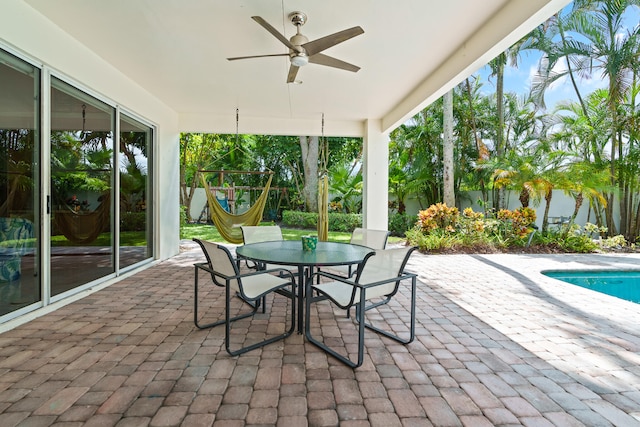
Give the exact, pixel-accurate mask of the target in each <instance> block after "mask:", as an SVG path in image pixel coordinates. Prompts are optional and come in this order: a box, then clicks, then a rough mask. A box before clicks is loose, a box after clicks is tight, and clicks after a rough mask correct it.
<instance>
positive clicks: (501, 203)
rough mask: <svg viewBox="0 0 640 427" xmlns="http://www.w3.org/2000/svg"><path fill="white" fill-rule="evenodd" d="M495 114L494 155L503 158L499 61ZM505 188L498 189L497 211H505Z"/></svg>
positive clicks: (501, 80)
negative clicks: (496, 121) (496, 123)
mask: <svg viewBox="0 0 640 427" xmlns="http://www.w3.org/2000/svg"><path fill="white" fill-rule="evenodd" d="M496 110H497V111H496V112H497V114H498V129H496V154H497V155H498V157H502V156H504V153H505V148H506V147H505V144H504V62H503V61H500V64H499V65H498V69H497V72H496ZM505 191H506V190H505V188H504V187H500V188H498V205H497V206H496V207H497V208H498V210H499V209H505V208H506V206H505Z"/></svg>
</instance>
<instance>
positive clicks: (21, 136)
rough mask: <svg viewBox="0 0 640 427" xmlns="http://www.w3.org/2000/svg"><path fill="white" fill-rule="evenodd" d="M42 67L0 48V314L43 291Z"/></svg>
mask: <svg viewBox="0 0 640 427" xmlns="http://www.w3.org/2000/svg"><path fill="white" fill-rule="evenodd" d="M39 103H40V71H39V70H38V68H36V67H34V66H32V65H30V64H28V63H26V62H24V61H22V60H20V59H18V58H16V57H14V56H12V55H10V54H8V53H6V52H3V51H1V50H0V316H3V315H5V314H7V313H10V312H13V311H15V310H18V309H20V308H22V307H25V306H27V305H30V304H32V303H35V302H38V301H40V300H41V299H42V295H41V291H40V279H41V275H40V270H39V258H40V234H39V230H40V226H39V220H38V218H39V212H40V207H39V202H38V201H39V196H40V191H41V190H40V178H39V168H38V165H39V163H40V162H39V156H40V154H39V147H40V145H39V142H40V125H39V123H40V114H39V112H40V106H39Z"/></svg>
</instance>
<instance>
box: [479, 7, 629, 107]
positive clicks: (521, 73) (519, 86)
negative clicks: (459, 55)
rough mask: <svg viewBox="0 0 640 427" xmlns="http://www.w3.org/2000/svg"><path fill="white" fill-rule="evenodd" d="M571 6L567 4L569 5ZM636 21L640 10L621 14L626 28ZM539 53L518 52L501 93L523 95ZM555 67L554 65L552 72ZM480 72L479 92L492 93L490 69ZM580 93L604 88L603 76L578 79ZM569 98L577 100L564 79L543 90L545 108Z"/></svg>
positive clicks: (604, 80)
mask: <svg viewBox="0 0 640 427" xmlns="http://www.w3.org/2000/svg"><path fill="white" fill-rule="evenodd" d="M570 7H571V5H569V6H568V8H570ZM639 24H640V9H637V8H636V9H635V10H633V11H630V12H629V13H627V16H625V17H624V25H625V27H626V28H628V29H632V28H634V27H636V26H638V25H639ZM541 56H542V54H541V53H539V52H536V51H526V52H522V53H521V54H520V57H519V60H518V67H517V68H514V67H510V66H507V67H506V68H505V76H504V89H505V92H514V93H517V94H522V95H524V94H527V93H529V90H530V88H531V81H532V79H533V77H534V75H535V73H536V69H537V66H538V62H539V61H540V58H541ZM559 67H562V68H566V64H565V63H562V64H559ZM558 70H559V69H558V68H557V69H556V71H558ZM477 74H478V75H480V77H481V79H482V83H483V88H482V92H483V93H484V94H493V93H495V89H496V86H495V85H496V81H495V78H494V77H490V74H491V69H490V68H489V66H485V67H483V68H482V69H480V70H479V72H478V73H477ZM578 86H579V88H580V92H581V94H582V95H583V96H584V95H586V94H588V93H591V92H593V91H594V90H596V89H599V88H606V87H607V79H606V78H603V77H602V75H601V73H600V72H599V71H596V72H595V73H594V74H593V76H592V77H591V78H590V79H588V80H585V79H581V80H579V81H578ZM564 100H570V101H577V97H576V95H575V91H574V89H573V87H572V86H571V83H570V81H569V80H568V79H567V78H562V79H561V80H560V81H558V82H557V83H555V84H554V85H553V86H552V87H550V88H549V89H548V90H547V91H546V93H545V103H546V106H547V111H550V110H551V109H552V108H553V107H554V106H555V105H556V104H557V103H558V102H559V101H564Z"/></svg>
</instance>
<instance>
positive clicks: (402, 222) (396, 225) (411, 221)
mask: <svg viewBox="0 0 640 427" xmlns="http://www.w3.org/2000/svg"><path fill="white" fill-rule="evenodd" d="M415 225H416V217H415V215H408V214H406V213H393V214H391V215H389V231H390V232H391V235H392V236H397V237H404V236H405V235H406V233H407V231H409V230H411V229H412V228H413V227H414V226H415Z"/></svg>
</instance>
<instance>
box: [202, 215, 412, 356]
mask: <svg viewBox="0 0 640 427" xmlns="http://www.w3.org/2000/svg"><path fill="white" fill-rule="evenodd" d="M242 235H243V245H240V246H238V247H237V248H236V250H235V257H234V255H233V254H232V252H231V251H230V249H229V248H228V247H226V246H224V245H221V244H218V243H214V242H209V241H205V240H200V239H194V240H195V241H196V242H197V243H198V244H199V245H200V247H201V248H202V251H203V253H204V255H205V258H206V261H205V262H199V263H195V264H194V266H195V278H194V323H195V325H196V326H197V327H198V328H200V329H206V328H210V327H214V326H218V325H224V327H225V347H226V350H227V352H228V353H229V354H230V355H232V356H236V355H239V354H242V353H245V352H247V351H251V350H254V349H256V348H259V347H263V346H265V345H268V344H270V343H273V342H275V341H277V340H280V339H284V338H286V337H288V336H289V335H291V334H293V333H294V332H295V330H296V325H297V331H298V333H300V334H302V333H304V335H305V338H306V339H307V341H308V342H310V343H312V344H313V345H315V346H317V347H319V348H321V349H322V350H324V351H326V352H327V353H329V354H331V355H332V356H334V357H335V358H337V359H338V360H340V361H342V362H343V363H345V364H346V365H348V366H351V367H354V368H356V367H359V366H360V365H362V363H363V360H364V343H365V329H370V330H373V331H375V332H377V333H380V334H383V335H384V336H387V337H389V338H391V339H393V340H395V341H398V342H400V343H402V344H408V343H410V342H412V341H413V339H414V334H415V306H416V304H415V303H416V283H417V279H416V275H415V274H412V273H409V272H407V271H405V266H406V264H407V261H408V259H409V257H410V256H411V254H412V252H413V251H414V250H415V249H416V248H415V247H409V246H403V247H397V248H396V247H394V248H386V245H387V238H388V235H389V233H388V232H387V231H382V230H370V229H363V228H357V229H355V230H354V231H353V234H352V236H351V240H350V242H349V243H337V242H322V241H320V242H318V241H317V240H316V239H311V241H309V239H307V238H303V239H302V240H303V241H297V240H295V241H294V240H284V239H283V236H282V231H281V229H280V227H279V226H277V225H274V226H242ZM243 264H244V265H246V267H247V268H242V269H241V267H242V265H243ZM200 272H205V273H208V274H209V275H210V277H211V281H212V282H213V285H215V286H216V287H217V288H219V289H220V290H221V291H224V293H225V304H224V306H225V309H224V317H223V318H222V319H220V320H217V321H214V322H210V323H202V322H203V318H208V317H211V316H212V315H213V316H215V314H212V313H209V312H208V311H209V310H213V308H210V307H207V309H205V308H204V304H203V301H204V300H205V299H206V295H207V292H208V291H209V290H210V285H211V283H210V282H208V283H207V284H206V285H205V284H203V283H200V282H201V281H200V278H199V273H200ZM403 284H407V285H410V288H411V302H410V307H408V310H409V312H410V313H409V314H410V317H409V325H407V328H406V332H403V333H401V334H396V333H395V332H393V331H392V329H391V328H390V327H389V325H386V327H385V325H378V322H369V323H368V322H367V320H366V317H365V313H366V312H367V311H368V310H370V309H372V308H374V307H377V306H380V305H382V304H386V303H388V302H389V301H390V300H391V299H392V298H393V296H394V295H395V294H396V293H397V292H398V290H399V289H400V286H402V285H403ZM205 286H208V288H205ZM270 294H273V295H274V297H275V296H280V297H283V298H285V299H286V300H288V305H289V307H290V308H289V309H288V315H290V319H289V320H288V323H289V324H288V327H287V326H285V330H284V331H283V332H282V333H280V334H278V335H273V334H269V336H268V337H267V338H265V339H263V340H261V341H260V340H259V341H257V342H252V343H250V344H247V345H245V346H241V347H240V348H235V349H232V348H231V347H232V346H233V347H236V345H232V344H233V340H232V336H233V333H232V330H233V322H235V321H237V320H240V319H244V318H248V317H251V316H255V315H256V314H257V313H259V312H260V311H261V312H262V313H267V310H268V308H267V307H266V306H267V298H266V297H267V296H269V295H270ZM203 295H204V296H203ZM326 300H328V301H330V302H331V303H332V304H333V305H334V306H335V307H338V308H339V309H342V310H344V312H345V314H346V317H347V318H350V315H351V309H352V308H354V310H355V315H354V318H353V322H355V325H354V327H355V328H357V337H358V340H357V355H356V356H355V361H354V360H353V356H351V357H350V356H349V354H344V353H345V352H344V351H339V350H337V349H335V348H332V347H331V346H330V345H328V344H327V343H326V342H324V341H325V340H322V339H318V338H316V337H314V336H313V334H312V331H313V328H312V324H311V323H312V322H311V315H310V313H311V310H312V305H313V304H316V303H318V302H321V301H326ZM238 301H240V302H241V303H243V304H246V305H247V306H248V309H246V310H245V311H243V312H242V313H239V314H238V313H237V305H238ZM232 313H233V314H232ZM219 317H220V313H218V318H219ZM285 323H286V322H285ZM373 323H376V324H375V325H374V324H373Z"/></svg>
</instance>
